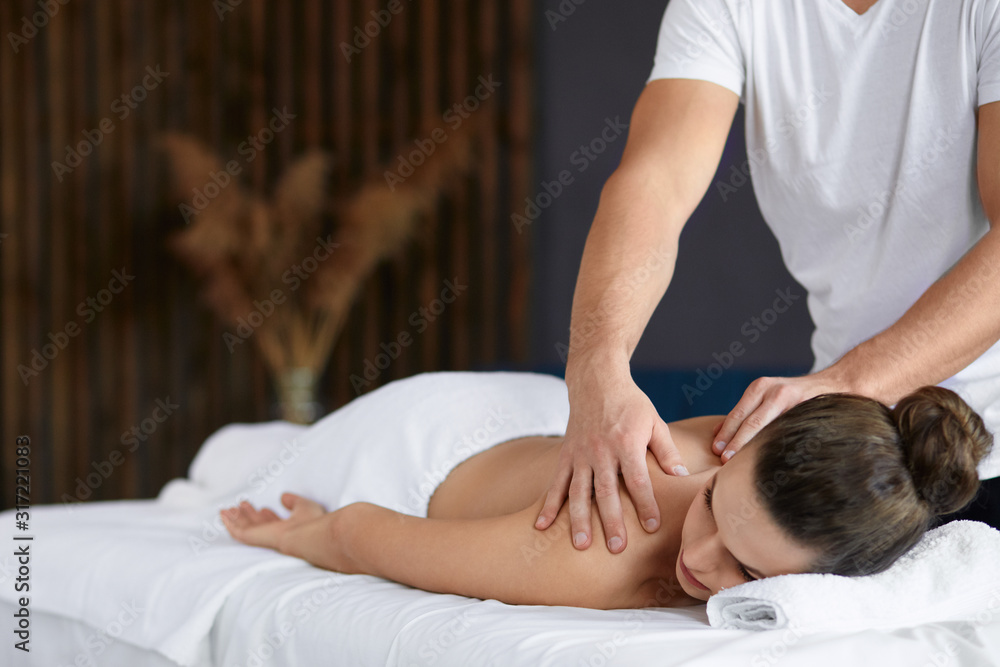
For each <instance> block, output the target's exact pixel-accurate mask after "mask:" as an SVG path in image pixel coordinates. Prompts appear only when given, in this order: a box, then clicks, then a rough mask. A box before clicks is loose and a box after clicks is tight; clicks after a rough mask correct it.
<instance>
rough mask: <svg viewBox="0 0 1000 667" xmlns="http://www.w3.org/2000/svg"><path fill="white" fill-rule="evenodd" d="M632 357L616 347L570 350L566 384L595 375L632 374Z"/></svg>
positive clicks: (567, 361)
mask: <svg viewBox="0 0 1000 667" xmlns="http://www.w3.org/2000/svg"><path fill="white" fill-rule="evenodd" d="M629 359H630V355H629V354H628V352H627V351H625V350H624V349H619V348H615V347H610V346H608V347H600V348H590V349H586V350H580V351H574V350H570V353H569V356H568V357H567V360H566V382H567V383H572V382H573V380H574V379H575V378H576V377H582V376H591V377H592V376H593V375H594V374H595V373H596V374H599V375H604V374H608V373H610V374H619V373H625V374H629V373H630V367H629Z"/></svg>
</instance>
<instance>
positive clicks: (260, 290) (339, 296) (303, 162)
mask: <svg viewBox="0 0 1000 667" xmlns="http://www.w3.org/2000/svg"><path fill="white" fill-rule="evenodd" d="M476 130H477V126H476V123H475V122H472V121H470V122H467V123H466V124H465V125H464V126H463V127H462V128H460V129H459V130H458V131H456V132H454V133H453V134H452V135H450V136H449V137H448V138H447V141H445V142H444V143H442V144H440V145H438V146H437V147H436V150H435V151H434V153H433V154H432V155H430V156H429V157H428V158H427V160H426V162H424V164H423V165H421V166H420V167H417V168H416V169H415V170H414V173H413V174H412V175H411V176H409V177H408V178H406V179H405V180H403V182H401V183H398V182H393V183H391V184H390V183H389V181H388V180H387V179H386V178H385V176H384V175H383V174H384V173H385V172H388V171H390V170H392V167H390V166H386V167H384V168H383V169H380V170H379V173H378V175H373V176H372V177H370V178H369V179H367V180H365V181H364V182H362V183H361V184H360V185H359V186H357V188H356V189H355V190H354V191H353V192H350V193H348V194H347V195H344V196H341V197H339V198H332V197H331V196H330V195H329V194H328V191H329V188H328V183H327V176H328V173H329V170H330V167H331V166H332V160H331V157H330V156H329V155H328V154H326V153H324V152H322V151H320V150H315V149H314V150H310V151H308V152H307V153H306V154H305V155H303V156H302V157H300V158H299V159H297V160H296V161H295V162H293V163H292V164H291V165H289V167H288V169H287V170H286V171H285V173H284V174H283V175H282V177H281V178H280V179H279V181H278V183H277V184H276V185H275V187H274V191H273V194H272V196H271V197H270V199H269V200H267V199H264V198H263V197H261V196H260V195H258V194H255V193H251V192H248V191H247V190H246V189H245V188H244V187H243V186H241V184H240V183H239V182H238V180H237V178H236V177H232V176H230V181H229V182H227V183H226V184H225V185H221V186H220V185H219V183H218V180H224V179H223V178H219V177H218V175H219V174H226V172H225V169H224V166H223V165H222V163H221V161H220V160H219V159H218V158H217V157H216V156H215V155H214V154H213V153H212V152H211V151H210V150H208V148H207V147H205V146H204V145H203V144H202V143H201V142H199V141H198V140H196V139H194V138H192V137H190V136H187V135H184V134H176V133H170V134H167V135H164V136H163V137H162V138H161V141H160V146H161V148H162V149H163V151H164V152H165V153H166V155H167V157H168V161H169V164H170V171H171V174H172V184H171V185H172V194H173V196H174V198H175V199H176V200H178V201H179V202H181V203H180V210H181V213H182V214H183V216H184V218H185V220H186V222H187V223H188V224H187V226H186V227H185V228H184V229H183V230H181V231H180V232H177V233H175V234H173V235H172V236H171V237H170V238H169V239H168V245H169V247H170V249H171V250H172V251H173V252H174V254H175V255H176V256H177V257H178V258H179V259H181V260H182V261H183V262H184V263H186V264H187V265H188V266H189V267H190V268H191V269H192V271H193V272H194V273H195V275H197V276H198V277H199V278H200V279H201V280H202V281H203V283H204V288H203V292H202V298H203V299H204V301H205V303H206V304H207V305H208V306H209V307H210V308H211V309H212V311H213V312H215V314H216V315H217V316H218V317H219V318H220V319H221V320H222V321H223V322H225V323H226V324H228V325H230V326H234V327H236V326H238V325H239V324H240V322H245V321H246V318H247V317H248V316H249V315H250V314H251V313H253V312H255V311H256V306H255V303H254V302H255V301H258V302H259V301H262V300H265V299H270V295H271V293H272V292H273V291H274V290H281V291H282V292H283V294H284V296H285V297H286V299H287V300H286V301H285V302H283V303H281V304H278V305H276V307H275V311H276V312H275V313H274V315H273V316H270V317H265V318H264V319H263V322H262V323H261V324H260V325H259V326H257V327H255V330H254V331H253V334H252V337H253V340H254V342H255V344H256V346H257V348H258V349H259V350H260V352H261V355H262V357H263V359H264V362H265V364H266V365H267V368H268V370H269V372H270V373H271V375H272V377H273V378H274V379H275V380H276V381H278V384H279V394H281V393H282V389H281V387H282V386H283V385H284V384H285V383H284V382H283V381H282V378H285V377H288V376H289V374H296V376H297V377H301V376H302V373H303V369H308V371H310V372H311V376H312V378H313V379H314V380H315V378H318V377H319V375H320V374H321V373H322V370H323V369H324V368H325V366H326V363H327V361H328V359H329V356H330V351H331V350H332V348H333V345H334V343H335V342H336V340H337V337H338V335H339V333H340V331H341V330H342V328H343V325H344V320H345V318H346V316H347V313H348V312H349V310H350V308H351V305H352V304H353V301H354V298H355V296H356V295H357V293H358V291H359V289H360V287H361V285H362V284H363V282H364V281H365V280H366V279H367V277H368V276H369V275H370V274H371V273H372V271H373V270H374V269H375V267H376V266H377V265H378V264H379V263H380V262H381V261H383V260H384V259H386V258H389V257H392V256H394V255H395V254H396V253H398V252H399V251H400V250H401V249H402V248H403V247H404V246H405V244H406V243H407V241H408V240H410V239H411V238H412V236H413V235H414V233H415V231H416V224H417V222H418V220H420V219H421V217H426V216H427V215H429V214H430V213H432V212H433V210H434V207H435V205H436V202H437V199H438V197H439V196H440V194H441V193H442V192H443V191H445V190H446V189H447V188H448V187H449V186H450V184H451V183H452V182H453V181H454V180H456V179H457V178H459V177H461V176H462V175H463V174H464V173H465V172H467V171H468V170H469V168H470V167H471V166H472V163H473V145H472V144H473V142H472V137H473V136H474V134H475V132H476ZM408 150H412V144H410V145H407V146H405V147H404V148H402V149H401V150H400V151H395V152H393V155H396V154H397V153H403V152H405V151H408ZM212 174H216V175H217V177H216V180H214V181H213V178H212ZM396 180H398V179H396ZM210 183H215V184H216V185H217V186H219V187H218V188H217V191H216V188H214V187H213V188H211V191H212V192H216V195H215V196H214V197H211V198H209V197H207V196H206V192H205V191H206V190H208V189H209V188H206V186H207V185H208V184H210ZM199 193H201V194H200V196H199ZM330 229H332V232H330V233H328V230H330ZM331 245H332V246H333V249H332V250H329V251H328V252H329V255H328V256H327V257H325V258H323V259H322V260H321V261H317V264H318V266H317V268H316V269H315V271H314V272H313V273H312V274H311V275H309V277H308V280H305V281H303V282H302V283H301V288H300V289H297V290H291V289H288V287H287V285H286V284H285V283H284V282H283V276H285V275H287V272H288V271H289V270H291V269H292V268H293V267H295V266H297V265H299V264H300V263H301V262H302V261H303V260H304V259H306V258H310V257H313V258H316V259H317V260H319V257H317V256H316V255H314V251H316V252H317V253H318V254H319V255H320V256H322V255H323V253H325V252H327V251H326V250H324V251H323V252H320V251H319V250H318V247H319V246H322V247H323V248H327V247H329V246H331ZM228 336H233V334H228ZM230 340H232V339H230ZM241 342H242V339H241ZM227 344H228V343H227ZM230 349H231V350H232V347H230ZM285 403H286V401H284V400H282V404H285ZM284 416H285V418H289V419H295V418H296V417H297V416H298V417H300V416H301V415H295V414H287V413H286V414H285V415H284ZM298 420H299V421H301V419H298Z"/></svg>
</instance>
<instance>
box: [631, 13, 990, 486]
mask: <svg viewBox="0 0 1000 667" xmlns="http://www.w3.org/2000/svg"><path fill="white" fill-rule="evenodd" d="M661 78H685V79H702V80H706V81H711V82H714V83H717V84H719V85H721V86H724V87H725V88H728V89H729V90H732V91H734V92H735V93H737V94H739V95H740V99H741V101H742V102H743V103H744V105H745V107H746V138H747V153H748V156H749V172H750V174H751V175H752V178H753V185H754V190H755V192H756V194H757V200H758V203H759V205H760V209H761V212H762V213H763V215H764V219H765V220H766V221H767V223H768V225H770V227H771V229H772V230H773V231H774V234H775V236H776V237H777V239H778V243H779V245H780V247H781V253H782V256H783V258H784V260H785V263H786V264H787V266H788V269H789V271H790V272H791V274H792V275H793V276H794V277H795V278H796V279H797V280H798V281H799V282H800V283H802V285H804V286H805V287H806V288H807V289H808V290H809V298H808V304H809V312H810V314H811V315H812V319H813V322H814V323H815V324H816V331H815V332H814V334H813V337H812V349H813V352H814V354H815V356H816V362H815V364H814V366H813V371H817V370H820V369H822V368H825V367H827V366H829V365H831V364H832V363H834V362H835V361H837V359H839V358H840V357H841V356H843V354H844V353H846V352H847V351H848V350H850V349H851V348H853V347H855V346H856V345H858V344H859V343H861V342H862V341H864V340H867V339H868V338H871V337H872V336H874V335H875V334H877V333H879V332H880V331H882V330H884V329H886V328H888V327H889V326H891V325H892V324H893V323H895V322H896V321H897V320H898V319H899V318H900V317H901V316H902V315H903V313H904V312H906V310H907V309H908V308H909V307H910V306H911V305H913V303H914V302H915V301H916V300H917V299H918V298H919V297H920V296H921V295H922V294H923V293H924V292H925V291H926V290H927V288H928V287H930V285H931V284H932V283H934V282H935V281H936V280H937V279H938V278H939V277H940V276H941V275H943V274H944V273H946V272H947V271H948V269H949V268H950V267H951V266H953V265H954V264H955V263H956V262H957V261H958V260H959V259H960V258H961V257H962V255H963V254H964V253H965V252H966V251H967V250H969V248H971V247H972V246H973V245H974V244H975V243H976V242H977V241H978V240H979V239H980V238H981V237H982V236H983V234H985V233H986V231H987V230H988V229H989V223H988V220H987V218H986V215H985V213H984V212H983V208H982V204H981V201H980V199H979V189H978V185H977V181H976V139H977V131H976V117H975V112H976V109H977V108H978V106H979V105H982V104H987V103H989V102H994V101H997V100H1000V0H878V1H877V2H876V3H875V4H874V5H873V6H872V7H871V9H869V10H868V11H867V12H865V13H864V14H862V15H858V14H856V13H855V12H854V11H853V10H851V9H850V8H849V7H847V5H845V4H844V3H843V1H842V0H670V3H669V5H668V6H667V10H666V12H665V14H664V17H663V23H662V25H661V28H660V37H659V43H658V46H657V51H656V59H655V63H654V66H653V70H652V74H651V75H650V77H649V80H653V79H661ZM741 178H742V174H739V173H738V170H736V172H734V171H731V172H730V173H729V174H726V175H725V176H724V177H723V178H722V179H721V180H719V181H717V182H716V183H714V184H713V185H712V186H711V188H710V190H709V193H708V195H707V196H721V197H723V198H726V197H727V196H728V195H729V194H730V193H731V192H732V190H733V188H734V187H738V186H739V185H740V184H741ZM980 280H982V281H991V282H993V281H997V280H1000V267H992V268H991V270H990V271H988V272H984V274H983V275H981V276H980ZM983 284H985V282H984V283H983ZM939 331H940V325H939V323H935V322H929V323H927V325H926V327H925V330H924V333H923V334H922V335H920V336H915V340H914V341H910V342H909V344H907V345H904V346H903V349H900V350H899V351H898V352H897V353H896V354H898V363H899V364H905V363H906V359H907V357H909V356H910V355H912V354H913V349H914V347H915V346H919V345H921V344H922V343H925V342H926V341H927V340H928V339H930V338H933V337H934V336H937V335H940V334H939V333H938V332H939ZM940 384H941V386H944V387H948V388H949V389H952V390H954V391H956V392H957V393H958V394H959V395H960V396H962V397H963V398H964V399H965V400H966V401H967V402H968V403H969V404H970V405H971V406H972V407H973V408H975V409H976V410H977V411H978V412H979V414H980V415H982V417H983V419H984V420H985V421H986V425H987V427H988V428H989V429H990V431H991V432H992V433H994V435H995V436H997V445H996V447H995V448H994V455H993V456H991V457H990V458H989V459H988V460H987V461H984V462H983V463H982V464H981V465H980V476H981V477H982V478H984V479H985V478H989V477H995V476H997V475H1000V343H997V344H995V345H993V346H992V347H991V348H990V349H989V350H987V351H986V352H985V353H984V354H983V355H982V356H981V357H980V358H979V359H977V360H976V361H975V362H973V363H972V364H970V365H969V366H968V367H966V368H965V369H963V370H962V371H960V372H958V373H956V374H955V375H954V376H953V377H951V378H948V379H947V380H945V381H944V382H941V383H940Z"/></svg>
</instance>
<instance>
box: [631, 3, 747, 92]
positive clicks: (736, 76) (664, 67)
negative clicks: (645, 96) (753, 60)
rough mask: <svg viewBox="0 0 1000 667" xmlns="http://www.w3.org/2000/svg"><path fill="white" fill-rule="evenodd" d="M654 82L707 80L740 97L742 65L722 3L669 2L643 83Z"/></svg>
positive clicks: (732, 21) (732, 24) (725, 5)
mask: <svg viewBox="0 0 1000 667" xmlns="http://www.w3.org/2000/svg"><path fill="white" fill-rule="evenodd" d="M654 79H701V80H704V81H711V82H712V83H717V84H719V85H720V86H723V87H725V88H728V89H729V90H731V91H733V92H734V93H736V94H737V95H739V96H740V97H741V98H742V97H743V86H744V83H745V81H746V65H745V61H744V58H743V50H742V48H741V46H740V39H739V33H738V31H737V29H736V18H735V17H734V16H733V14H732V12H731V11H730V9H729V4H728V2H727V1H726V0H670V2H669V4H668V5H667V9H666V11H665V12H664V13H663V21H662V22H661V24H660V37H659V40H658V41H657V44H656V56H655V58H654V59H653V71H652V73H651V74H650V75H649V78H648V79H647V80H646V83H649V82H650V81H653V80H654Z"/></svg>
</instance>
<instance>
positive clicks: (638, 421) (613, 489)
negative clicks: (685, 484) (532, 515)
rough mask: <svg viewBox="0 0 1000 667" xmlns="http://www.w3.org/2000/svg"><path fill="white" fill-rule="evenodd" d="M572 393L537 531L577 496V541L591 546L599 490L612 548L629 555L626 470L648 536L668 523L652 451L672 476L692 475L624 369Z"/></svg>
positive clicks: (598, 375) (573, 522)
mask: <svg viewBox="0 0 1000 667" xmlns="http://www.w3.org/2000/svg"><path fill="white" fill-rule="evenodd" d="M573 386H574V387H576V388H577V391H575V392H574V391H573V389H572V388H571V390H570V416H569V423H568V424H567V426H566V436H565V438H564V439H563V445H562V449H561V450H560V452H559V466H558V468H557V469H556V473H555V475H554V477H553V479H552V483H551V485H550V486H549V490H548V493H547V494H546V497H545V504H544V505H543V506H542V510H541V512H540V513H539V515H538V520H537V521H536V523H535V527H536V528H539V529H542V530H544V529H546V528H548V527H549V526H550V525H552V522H553V521H554V520H555V518H556V515H557V514H558V513H559V509H560V508H561V507H562V504H563V502H564V501H565V500H566V494H567V491H568V492H569V514H570V526H571V530H570V532H571V534H572V536H573V544H574V545H575V546H576V548H577V549H581V550H582V549H586V548H587V547H589V546H590V537H591V535H590V520H591V514H590V508H591V502H590V498H591V490H593V492H594V496H595V497H596V498H597V507H598V510H599V512H600V516H601V522H602V524H603V526H604V534H605V535H606V536H607V539H608V541H607V547H608V550H609V551H611V552H612V553H619V552H621V551H623V550H624V549H625V547H626V545H627V543H628V536H627V535H626V534H625V521H624V518H623V516H622V507H621V500H620V497H619V493H618V471H619V469H621V473H622V477H623V478H624V480H625V486H626V488H627V489H628V491H629V493H630V494H631V496H632V502H633V503H634V504H635V507H636V511H637V513H638V516H639V522H640V523H641V524H642V525H643V527H644V528H645V529H646V531H647V532H650V533H652V532H654V531H655V530H656V529H657V528H659V526H660V510H659V507H658V506H657V504H656V498H655V497H654V495H653V487H652V484H651V483H650V481H649V469H648V468H647V467H646V448H647V447H648V448H649V449H650V450H651V451H652V452H653V455H654V456H656V460H657V461H658V462H659V464H660V467H661V468H663V470H664V472H666V473H668V474H673V475H686V474H688V471H687V469H686V468H685V467H684V464H683V461H681V457H680V453H679V452H678V451H677V447H676V446H675V445H674V442H673V439H672V438H671V437H670V431H669V430H668V429H667V425H666V423H665V422H664V421H663V420H662V419H660V416H659V415H658V414H657V412H656V408H654V407H653V404H652V402H650V400H649V398H648V397H647V396H646V395H645V394H644V393H643V392H642V390H640V389H639V387H637V386H636V384H635V382H634V381H633V380H632V377H631V375H630V374H629V372H628V369H627V367H626V369H625V371H623V372H618V373H616V372H613V371H608V370H607V369H603V370H601V371H597V370H596V369H594V370H592V371H589V372H587V373H586V376H585V377H583V378H582V380H581V381H580V382H577V383H575V384H574V385H573Z"/></svg>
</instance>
